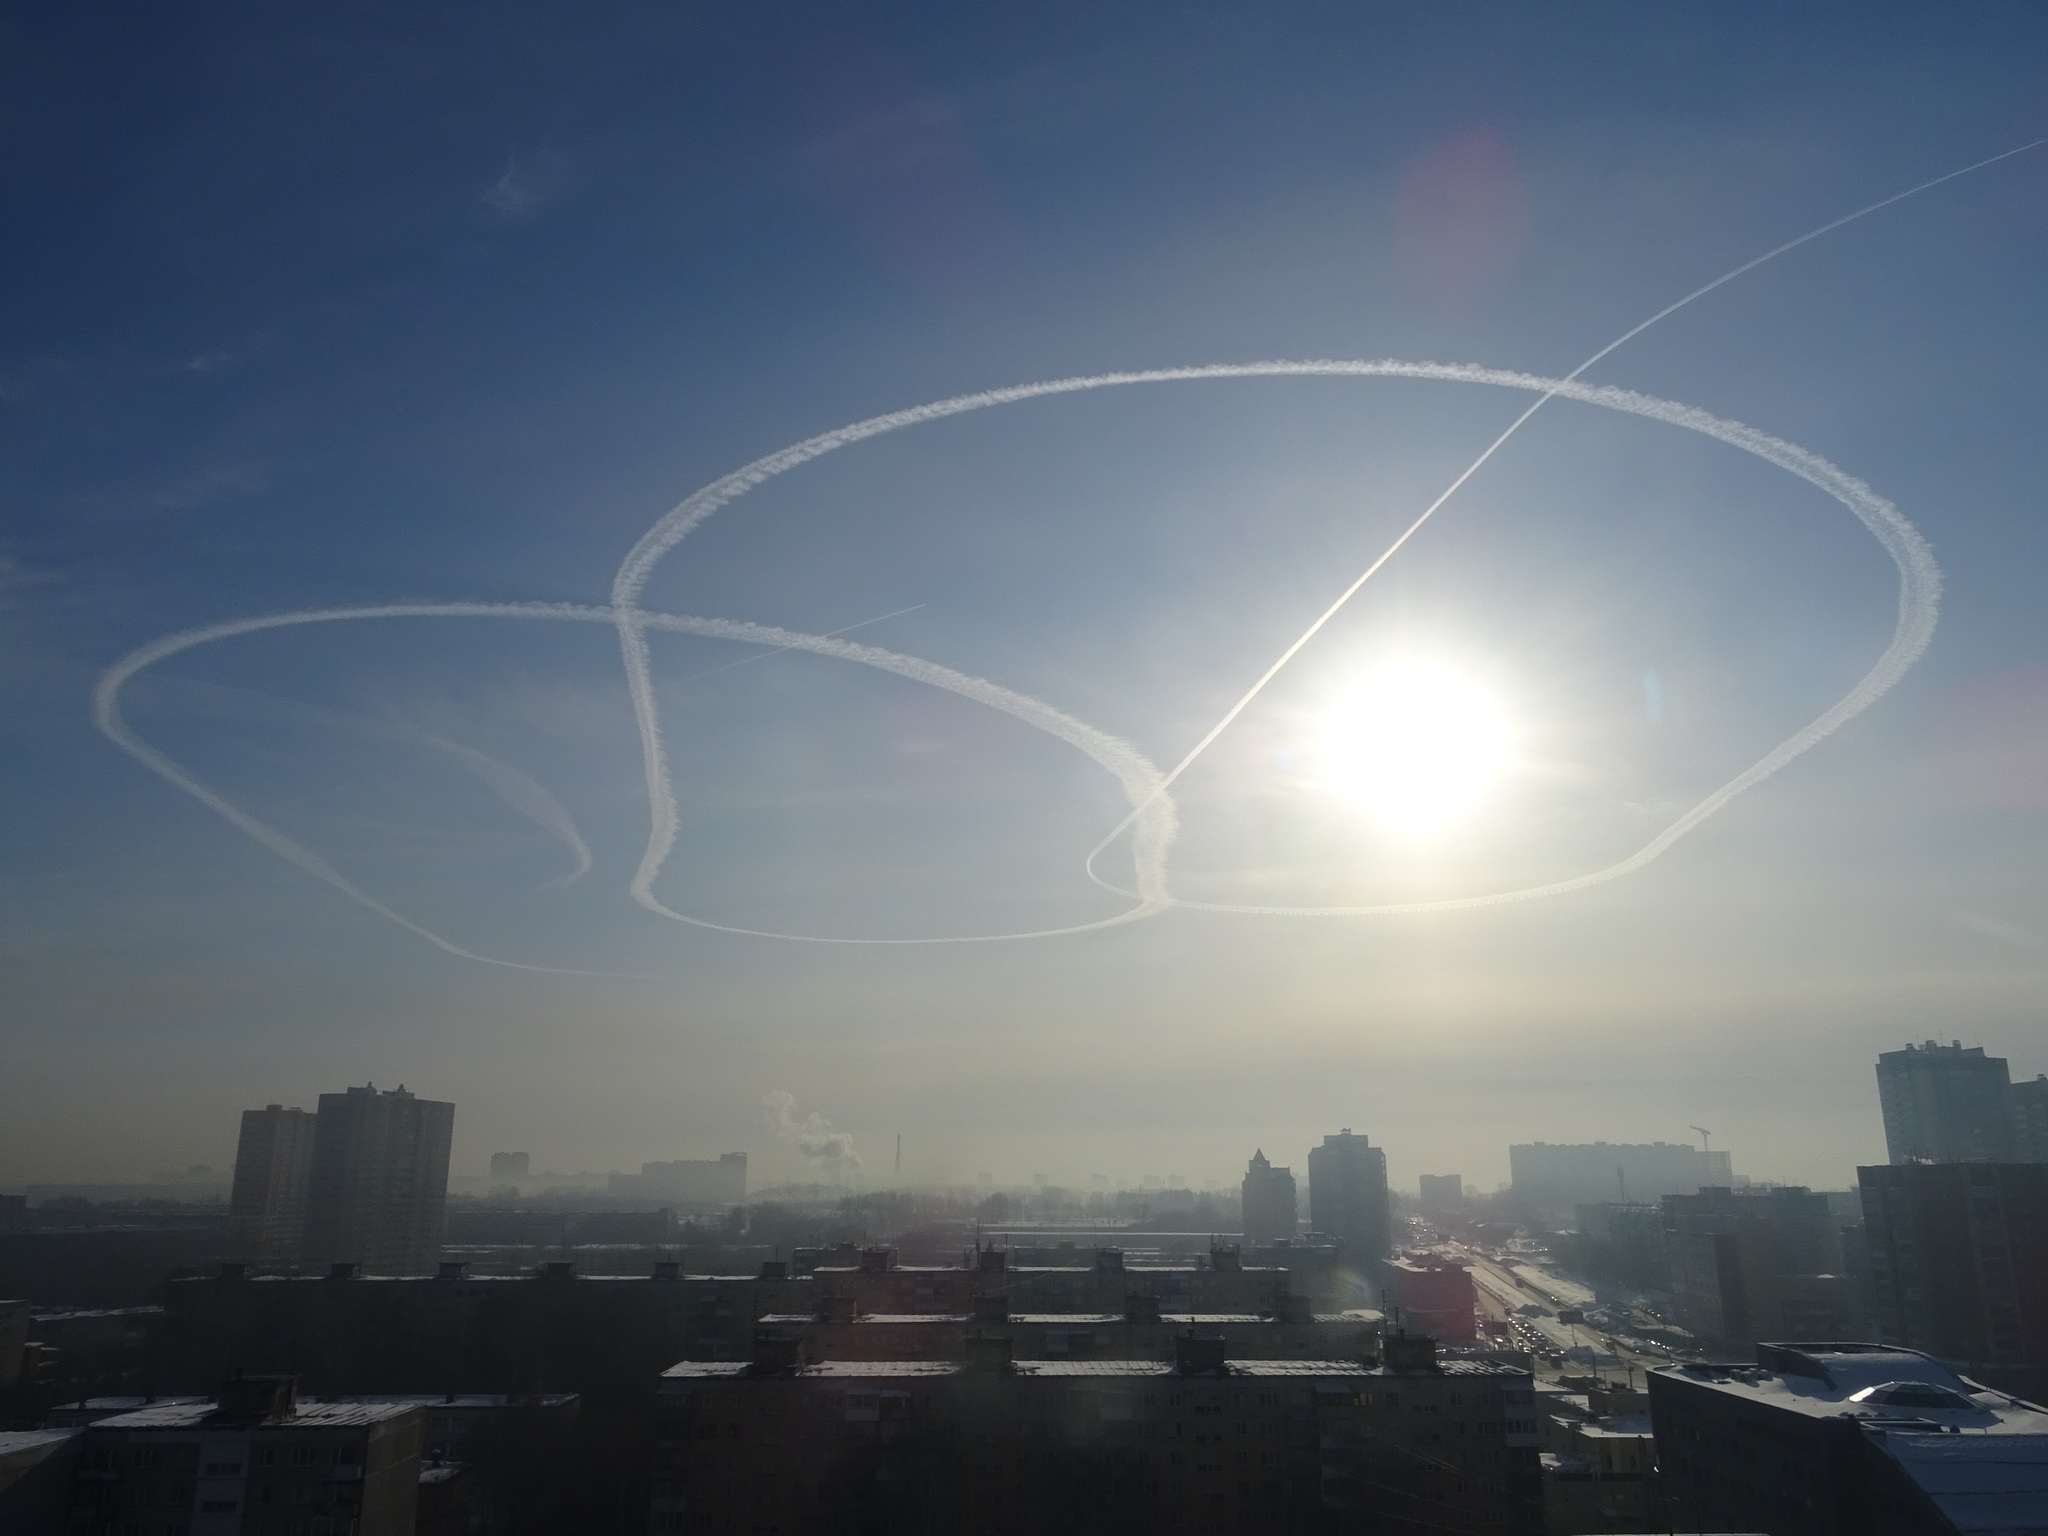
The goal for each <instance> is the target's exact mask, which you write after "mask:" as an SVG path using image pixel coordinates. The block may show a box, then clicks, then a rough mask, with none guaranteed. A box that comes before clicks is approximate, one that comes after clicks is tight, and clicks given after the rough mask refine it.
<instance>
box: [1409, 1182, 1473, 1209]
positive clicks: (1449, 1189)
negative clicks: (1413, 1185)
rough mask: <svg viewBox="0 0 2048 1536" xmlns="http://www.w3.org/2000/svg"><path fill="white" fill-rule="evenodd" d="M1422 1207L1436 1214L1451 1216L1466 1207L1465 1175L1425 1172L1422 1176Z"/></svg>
mask: <svg viewBox="0 0 2048 1536" xmlns="http://www.w3.org/2000/svg"><path fill="white" fill-rule="evenodd" d="M1419 1187H1420V1190H1421V1195H1422V1208H1423V1210H1424V1211H1426V1212H1428V1213H1429V1214H1431V1215H1434V1216H1450V1215H1455V1214H1456V1213H1457V1212H1459V1211H1462V1210H1464V1208H1465V1176H1464V1175H1463V1174H1459V1173H1425V1174H1423V1175H1422V1176H1421V1181H1420V1185H1419Z"/></svg>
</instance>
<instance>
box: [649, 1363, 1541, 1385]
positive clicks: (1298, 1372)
mask: <svg viewBox="0 0 2048 1536" xmlns="http://www.w3.org/2000/svg"><path fill="white" fill-rule="evenodd" d="M972 1369H973V1367H971V1366H969V1365H967V1364H965V1363H964V1362H962V1361H958V1360H820V1361H816V1362H813V1363H809V1364H805V1365H799V1366H796V1367H794V1368H793V1369H790V1370H787V1371H771V1372H767V1373H765V1377H766V1379H776V1378H780V1379H785V1380H786V1379H788V1378H790V1377H793V1376H794V1377H802V1378H805V1379H812V1380H845V1381H858V1380H863V1379H869V1378H883V1377H906V1376H959V1375H965V1374H967V1373H968V1372H969V1371H971V1370H972ZM1010 1372H1011V1373H1012V1374H1014V1375H1017V1376H1048V1377H1064V1376H1128V1377H1141V1376H1180V1375H1182V1374H1183V1373H1182V1372H1181V1369H1180V1367H1179V1366H1178V1365H1177V1364H1175V1363H1174V1362H1172V1361H1168V1360H1018V1361H1016V1362H1014V1363H1013V1364H1012V1365H1011V1366H1010ZM661 1374H662V1379H663V1380H666V1381H690V1380H699V1381H702V1380H731V1379H734V1378H738V1377H747V1376H751V1375H752V1374H753V1371H752V1368H751V1366H750V1365H749V1364H748V1362H747V1361H745V1360H682V1361H678V1362H677V1363H676V1364H674V1365H672V1366H670V1367H669V1368H668V1369H667V1370H665V1371H663V1372H662V1373H661ZM1222 1374H1223V1375H1225V1376H1315V1377H1344V1378H1347V1379H1349V1378H1354V1377H1356V1378H1367V1377H1370V1378H1374V1379H1381V1378H1384V1379H1387V1380H1393V1381H1415V1380H1425V1379H1431V1378H1434V1377H1436V1376H1439V1375H1441V1376H1446V1377H1449V1376H1462V1377H1473V1376H1484V1377H1500V1376H1513V1377H1523V1378H1526V1377H1527V1376H1528V1374H1529V1373H1528V1372H1527V1371H1524V1370H1521V1369H1519V1368H1517V1367H1515V1366H1511V1365H1500V1364H1497V1363H1495V1362H1493V1361H1490V1360H1444V1361H1440V1362H1439V1368H1438V1369H1437V1370H1435V1371H1390V1370H1388V1369H1387V1368H1386V1367H1385V1366H1373V1365H1361V1364H1360V1363H1359V1362H1358V1361H1356V1360H1231V1361H1227V1362H1226V1363H1225V1365H1224V1367H1223V1372H1222ZM1215 1375H1216V1373H1215V1372H1213V1371H1207V1370H1195V1371H1191V1372H1188V1373H1186V1377H1187V1379H1188V1380H1192V1381H1200V1380H1203V1379H1205V1378H1209V1377H1213V1376H1215Z"/></svg>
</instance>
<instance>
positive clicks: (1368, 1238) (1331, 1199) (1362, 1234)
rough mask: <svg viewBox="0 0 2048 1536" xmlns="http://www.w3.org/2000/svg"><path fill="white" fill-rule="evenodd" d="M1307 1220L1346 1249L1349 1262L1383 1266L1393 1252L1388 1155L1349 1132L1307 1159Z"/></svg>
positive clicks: (1325, 1141) (1330, 1140) (1327, 1140)
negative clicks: (1388, 1201) (1383, 1262)
mask: <svg viewBox="0 0 2048 1536" xmlns="http://www.w3.org/2000/svg"><path fill="white" fill-rule="evenodd" d="M1308 1219H1309V1225H1310V1226H1311V1227H1313V1228H1314V1229H1315V1230H1316V1231H1318V1232H1322V1233H1325V1234H1327V1235H1328V1236H1330V1237H1334V1238H1335V1239H1337V1241H1338V1242H1340V1243H1342V1244H1343V1245H1344V1252H1345V1255H1346V1257H1347V1258H1350V1259H1353V1260H1364V1261H1370V1262H1377V1261H1382V1260H1385V1259H1386V1258H1388V1257H1389V1256H1390V1255H1391V1254H1392V1252H1393V1241H1392V1231H1391V1228H1390V1225H1389V1221H1388V1209H1387V1154H1386V1152H1385V1151H1384V1150H1383V1149H1381V1148H1379V1147H1376V1146H1374V1145H1373V1144H1372V1142H1371V1140H1370V1139H1369V1138H1367V1137H1364V1136H1354V1135H1352V1134H1351V1130H1350V1127H1348V1126H1347V1127H1345V1129H1343V1130H1341V1131H1339V1132H1338V1133H1337V1134H1336V1135H1335V1136H1325V1137H1324V1138H1323V1144H1322V1145H1321V1146H1319V1147H1312V1148H1310V1150H1309V1154H1308Z"/></svg>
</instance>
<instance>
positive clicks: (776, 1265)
mask: <svg viewBox="0 0 2048 1536" xmlns="http://www.w3.org/2000/svg"><path fill="white" fill-rule="evenodd" d="M756 1278H758V1279H762V1280H787V1279H788V1278H789V1265H788V1263H787V1262H786V1261H785V1260H782V1259H763V1260H762V1261H761V1273H760V1275H759V1276H757V1277H756Z"/></svg>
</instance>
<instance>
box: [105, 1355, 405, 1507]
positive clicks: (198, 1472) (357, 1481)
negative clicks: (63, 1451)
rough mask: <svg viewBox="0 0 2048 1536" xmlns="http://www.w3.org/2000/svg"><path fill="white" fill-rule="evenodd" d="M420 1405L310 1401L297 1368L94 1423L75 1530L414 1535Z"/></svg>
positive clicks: (240, 1380)
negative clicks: (206, 1397) (302, 1394)
mask: <svg viewBox="0 0 2048 1536" xmlns="http://www.w3.org/2000/svg"><path fill="white" fill-rule="evenodd" d="M423 1417H424V1416H423V1414H422V1412H421V1410H420V1408H419V1407H418V1405H417V1404H410V1403H366V1402H322V1401H318V1400H312V1399H308V1400H300V1399H299V1397H298V1395H297V1391H296V1386H295V1384H294V1382H293V1381H292V1378H290V1377H256V1376H251V1377H238V1378H234V1379H232V1380H230V1381H228V1382H226V1383H225V1384H224V1385H223V1386H222V1389H221V1393H220V1397H219V1400H218V1402H214V1401H205V1402H197V1403H193V1402H183V1403H159V1404H156V1405H153V1406H150V1407H146V1408H139V1409H137V1410H136V1411H134V1412H133V1413H122V1414H115V1415H113V1416H112V1417H110V1418H103V1419H100V1420H98V1421H97V1422H95V1423H93V1424H91V1425H89V1426H88V1427H87V1428H86V1429H85V1431H84V1439H83V1443H82V1445H81V1447H80V1451H79V1456H78V1461H77V1464H76V1468H75V1471H74V1473H73V1480H72V1488H71V1512H70V1519H69V1521H68V1523H67V1525H66V1526H65V1529H67V1530H69V1531H75V1532H80V1533H86V1532H94V1533H98V1532H107V1533H114V1532H120V1533H124V1536H125V1533H127V1532H136V1533H138V1536H139V1533H144V1532H147V1533H148V1536H159V1533H164V1532H170V1531H177V1532H181V1533H184V1536H262V1533H265V1532H282V1531H287V1530H290V1529H292V1528H293V1527H295V1526H296V1527H297V1528H298V1529H300V1530H303V1531H307V1532H312V1531H332V1532H347V1533H350V1536H413V1531H414V1517H415V1514H416V1511H417V1508H418V1499H419V1481H420V1436H421V1428H422V1423H423Z"/></svg>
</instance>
